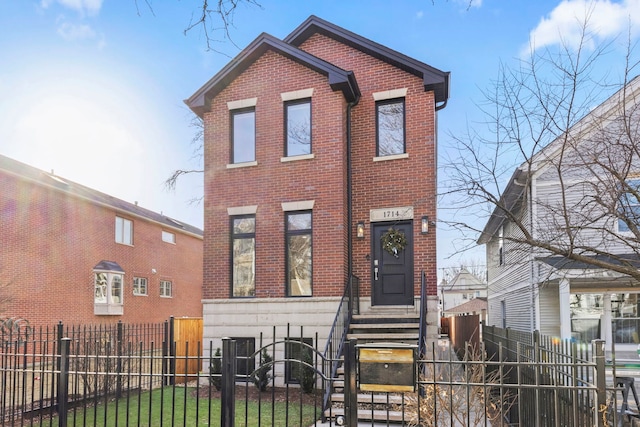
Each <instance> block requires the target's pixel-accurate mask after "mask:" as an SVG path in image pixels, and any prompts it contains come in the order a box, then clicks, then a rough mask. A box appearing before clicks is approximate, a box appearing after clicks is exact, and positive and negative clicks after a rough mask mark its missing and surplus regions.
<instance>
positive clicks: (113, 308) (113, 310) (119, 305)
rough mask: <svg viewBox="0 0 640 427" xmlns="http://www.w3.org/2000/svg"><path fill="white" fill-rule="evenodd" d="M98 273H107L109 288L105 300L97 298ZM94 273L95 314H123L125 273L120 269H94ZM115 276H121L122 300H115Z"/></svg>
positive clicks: (106, 290)
mask: <svg viewBox="0 0 640 427" xmlns="http://www.w3.org/2000/svg"><path fill="white" fill-rule="evenodd" d="M98 273H104V274H106V275H107V288H106V289H105V297H106V301H105V302H97V301H96V300H95V275H96V274H98ZM93 274H94V279H93V280H94V284H93V286H94V300H93V314H94V315H97V316H121V315H123V314H124V287H125V281H124V280H125V278H124V273H123V272H120V271H111V270H93ZM115 276H119V277H120V301H119V302H114V301H113V295H112V293H111V292H112V291H111V289H112V286H113V278H114V277H115Z"/></svg>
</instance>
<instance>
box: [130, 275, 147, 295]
mask: <svg viewBox="0 0 640 427" xmlns="http://www.w3.org/2000/svg"><path fill="white" fill-rule="evenodd" d="M136 279H144V280H146V281H147V283H146V285H145V291H146V292H145V293H144V294H142V293H140V292H136V285H135V283H132V284H131V287H132V288H133V289H132V293H133V295H135V296H137V297H146V296H149V279H147V278H146V277H140V276H134V277H133V281H134V282H135V280H136Z"/></svg>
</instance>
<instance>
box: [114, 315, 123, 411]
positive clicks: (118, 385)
mask: <svg viewBox="0 0 640 427" xmlns="http://www.w3.org/2000/svg"><path fill="white" fill-rule="evenodd" d="M122 329H123V325H122V320H119V321H118V327H117V330H116V339H117V340H118V342H117V347H116V352H117V353H118V355H117V360H116V398H117V399H119V398H120V397H122V353H123V351H122V345H123V344H122V340H123V335H124V334H123V333H122Z"/></svg>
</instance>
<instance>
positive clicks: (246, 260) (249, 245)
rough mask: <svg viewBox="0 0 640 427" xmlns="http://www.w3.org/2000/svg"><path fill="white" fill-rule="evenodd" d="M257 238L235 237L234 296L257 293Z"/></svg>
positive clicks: (246, 295)
mask: <svg viewBox="0 0 640 427" xmlns="http://www.w3.org/2000/svg"><path fill="white" fill-rule="evenodd" d="M255 261H256V260H255V238H249V239H233V296H234V297H248V296H254V295H255Z"/></svg>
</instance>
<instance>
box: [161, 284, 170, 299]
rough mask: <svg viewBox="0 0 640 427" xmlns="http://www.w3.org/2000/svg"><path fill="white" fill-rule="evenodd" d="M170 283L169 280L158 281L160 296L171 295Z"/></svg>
mask: <svg viewBox="0 0 640 427" xmlns="http://www.w3.org/2000/svg"><path fill="white" fill-rule="evenodd" d="M171 287H172V284H171V281H169V280H161V281H160V296H161V297H170V296H171V295H172V289H171Z"/></svg>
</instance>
